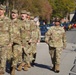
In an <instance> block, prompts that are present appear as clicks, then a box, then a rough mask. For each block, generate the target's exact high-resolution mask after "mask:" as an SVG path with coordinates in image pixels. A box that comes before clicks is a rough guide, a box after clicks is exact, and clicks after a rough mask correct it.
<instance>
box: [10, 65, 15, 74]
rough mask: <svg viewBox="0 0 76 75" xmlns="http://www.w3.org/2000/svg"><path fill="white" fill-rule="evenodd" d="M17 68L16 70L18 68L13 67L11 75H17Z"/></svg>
mask: <svg viewBox="0 0 76 75" xmlns="http://www.w3.org/2000/svg"><path fill="white" fill-rule="evenodd" d="M15 68H16V66H13V67H12V71H11V75H15Z"/></svg>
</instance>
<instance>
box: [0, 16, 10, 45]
mask: <svg viewBox="0 0 76 75" xmlns="http://www.w3.org/2000/svg"><path fill="white" fill-rule="evenodd" d="M9 43H10V19H9V18H8V17H3V18H0V46H4V45H8V44H9Z"/></svg>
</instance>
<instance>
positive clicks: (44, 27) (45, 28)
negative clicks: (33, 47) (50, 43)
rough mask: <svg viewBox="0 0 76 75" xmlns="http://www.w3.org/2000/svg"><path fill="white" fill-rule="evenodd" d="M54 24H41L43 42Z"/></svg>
mask: <svg viewBox="0 0 76 75" xmlns="http://www.w3.org/2000/svg"><path fill="white" fill-rule="evenodd" d="M51 26H52V24H45V25H40V31H41V42H44V41H45V33H46V32H47V31H48V29H49V28H50V27H51Z"/></svg>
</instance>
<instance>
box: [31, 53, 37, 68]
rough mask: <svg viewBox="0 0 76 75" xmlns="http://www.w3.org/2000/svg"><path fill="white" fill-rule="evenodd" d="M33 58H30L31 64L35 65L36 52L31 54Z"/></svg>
mask: <svg viewBox="0 0 76 75" xmlns="http://www.w3.org/2000/svg"><path fill="white" fill-rule="evenodd" d="M33 58H34V59H33V60H32V63H31V66H32V67H33V66H34V65H35V60H36V53H35V54H34V55H33Z"/></svg>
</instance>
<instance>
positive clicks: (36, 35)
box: [31, 21, 41, 43]
mask: <svg viewBox="0 0 76 75" xmlns="http://www.w3.org/2000/svg"><path fill="white" fill-rule="evenodd" d="M40 36H41V33H40V29H39V27H38V26H37V25H36V24H35V22H34V21H31V42H34V43H37V42H38V40H40Z"/></svg>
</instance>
